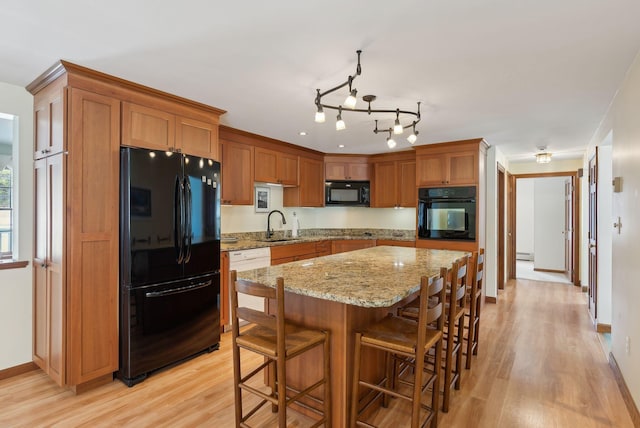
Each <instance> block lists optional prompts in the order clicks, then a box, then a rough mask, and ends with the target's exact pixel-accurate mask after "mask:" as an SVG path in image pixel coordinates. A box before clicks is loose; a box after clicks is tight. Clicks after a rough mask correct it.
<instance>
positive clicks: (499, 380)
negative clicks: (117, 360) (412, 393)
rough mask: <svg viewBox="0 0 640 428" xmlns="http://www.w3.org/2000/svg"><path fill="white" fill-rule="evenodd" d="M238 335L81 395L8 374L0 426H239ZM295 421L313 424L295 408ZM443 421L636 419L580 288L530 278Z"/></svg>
mask: <svg viewBox="0 0 640 428" xmlns="http://www.w3.org/2000/svg"><path fill="white" fill-rule="evenodd" d="M230 340H231V337H230V335H229V333H225V334H224V335H223V336H222V343H221V350H220V351H216V352H213V353H211V354H206V355H202V356H200V357H198V358H196V359H194V360H191V361H189V362H187V363H184V364H182V365H180V366H177V367H173V368H171V369H168V370H165V371H163V372H160V373H157V374H155V375H154V376H152V377H150V378H149V379H147V380H146V381H145V382H142V383H141V384H139V385H137V386H135V387H134V388H127V387H126V386H125V385H124V384H122V383H121V382H120V381H114V382H112V383H110V384H109V385H105V386H102V387H99V388H97V389H95V390H92V391H89V392H87V393H85V394H82V395H80V396H74V395H72V394H71V393H70V392H69V391H64V390H62V389H60V388H58V387H57V386H55V385H54V384H53V382H52V381H51V380H50V379H49V378H47V377H46V376H45V375H44V374H43V373H42V372H40V371H32V372H29V373H26V374H23V375H20V376H16V377H13V378H10V379H6V380H3V381H0V403H2V404H0V426H2V427H4V426H11V427H17V426H24V427H27V426H29V427H30V426H50V425H56V424H59V425H60V426H64V427H75V426H98V425H99V426H134V425H135V426H139V427H143V426H144V427H146V426H154V427H155V426H175V427H186V426H188V427H231V426H233V417H234V410H233V409H234V407H233V393H232V382H233V375H232V372H233V371H232V368H231V367H232V366H231V349H230V346H229V345H230ZM254 361H255V359H254ZM397 402H398V400H392V405H391V406H390V409H393V408H395V407H396V406H398V405H399V403H397ZM403 413H404V414H403V415H398V413H393V414H389V415H384V414H382V413H381V414H379V415H378V416H379V417H378V422H381V426H386V427H394V428H398V427H401V426H406V425H403V424H404V420H405V419H404V418H403V417H404V416H405V415H408V413H406V412H403ZM259 418H262V420H263V421H264V423H263V424H262V425H259V426H262V427H272V426H273V420H274V419H273V416H272V414H271V413H270V412H269V411H268V410H267V411H266V412H264V414H262V415H261V416H259ZM387 418H388V420H387ZM288 419H289V424H292V425H293V426H306V425H305V423H306V422H307V420H306V419H305V418H303V417H300V416H299V415H298V414H296V413H294V412H289V418H288ZM439 422H440V425H439V426H441V427H461V428H466V427H487V428H494V427H504V428H512V427H540V428H543V427H544V428H548V427H558V428H563V427H574V426H578V427H581V428H589V427H616V428H626V427H632V426H633V425H632V422H631V419H630V417H629V414H628V412H627V410H626V407H625V405H624V403H623V400H622V397H621V394H620V392H619V390H618V386H617V384H616V382H615V380H614V376H613V373H612V371H611V369H610V368H609V366H608V362H607V359H606V358H605V354H604V352H603V351H602V347H601V345H600V342H599V340H598V336H597V333H596V332H595V331H594V330H593V327H592V325H591V322H590V320H589V315H588V312H587V308H586V303H585V299H584V295H583V294H582V293H581V292H580V291H579V288H577V287H574V286H573V285H568V284H559V283H550V282H538V281H528V280H517V281H509V283H508V284H507V286H506V289H505V290H504V291H502V292H501V294H500V296H499V298H498V303H497V304H485V305H484V307H483V312H482V320H481V339H480V346H479V353H478V357H477V358H475V359H474V361H473V366H472V369H471V371H467V370H465V371H464V372H463V378H462V389H461V390H460V391H455V392H454V394H453V395H452V407H451V410H450V412H449V413H448V414H443V413H440V415H439Z"/></svg>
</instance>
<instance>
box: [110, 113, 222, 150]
mask: <svg viewBox="0 0 640 428" xmlns="http://www.w3.org/2000/svg"><path fill="white" fill-rule="evenodd" d="M122 145H123V146H131V147H143V148H147V149H151V150H154V149H155V150H163V151H172V152H173V151H175V152H181V153H185V154H189V155H193V156H200V157H204V158H209V159H215V160H218V159H220V156H219V153H218V124H217V123H215V122H213V121H212V122H206V121H203V120H199V119H195V118H190V117H184V116H181V115H175V114H173V113H169V112H166V111H163V110H159V109H156V108H152V107H147V106H143V105H139V104H134V103H129V102H124V103H122Z"/></svg>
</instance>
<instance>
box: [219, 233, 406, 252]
mask: <svg viewBox="0 0 640 428" xmlns="http://www.w3.org/2000/svg"><path fill="white" fill-rule="evenodd" d="M334 239H385V240H394V241H415V237H413V236H410V237H406V236H392V237H388V236H385V237H380V236H376V235H368V234H367V235H364V234H358V235H314V236H299V237H297V238H290V237H288V238H286V240H283V241H263V240H258V239H238V240H237V241H232V242H225V241H224V240H222V242H221V243H220V250H221V251H238V250H250V249H253V248H264V247H273V246H278V245H289V244H299V243H303V242H318V241H328V240H334Z"/></svg>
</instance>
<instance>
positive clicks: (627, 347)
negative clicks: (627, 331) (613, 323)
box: [624, 336, 631, 355]
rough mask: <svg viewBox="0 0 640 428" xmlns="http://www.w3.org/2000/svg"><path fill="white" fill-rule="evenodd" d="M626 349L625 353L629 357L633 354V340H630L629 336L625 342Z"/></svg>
mask: <svg viewBox="0 0 640 428" xmlns="http://www.w3.org/2000/svg"><path fill="white" fill-rule="evenodd" d="M624 348H625V351H627V355H629V353H630V352H631V339H630V338H629V336H627V338H626V339H625V341H624Z"/></svg>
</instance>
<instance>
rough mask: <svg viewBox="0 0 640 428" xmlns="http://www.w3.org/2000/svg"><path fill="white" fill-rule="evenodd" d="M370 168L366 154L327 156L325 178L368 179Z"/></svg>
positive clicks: (329, 179)
mask: <svg viewBox="0 0 640 428" xmlns="http://www.w3.org/2000/svg"><path fill="white" fill-rule="evenodd" d="M369 171H370V168H369V163H368V162H367V157H366V156H346V155H345V156H338V155H336V156H326V157H325V159H324V178H325V179H326V180H328V181H331V180H355V181H367V180H369V179H370V172H369Z"/></svg>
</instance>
